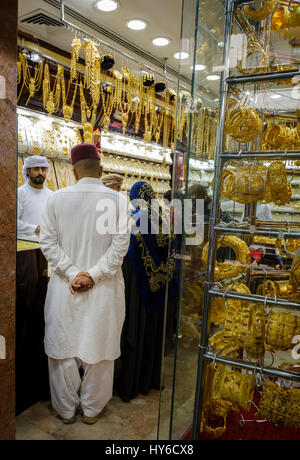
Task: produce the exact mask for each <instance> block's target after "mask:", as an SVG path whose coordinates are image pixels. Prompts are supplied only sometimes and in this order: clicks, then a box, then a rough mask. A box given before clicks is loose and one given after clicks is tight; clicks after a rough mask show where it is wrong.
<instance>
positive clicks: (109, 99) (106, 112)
mask: <svg viewBox="0 0 300 460" xmlns="http://www.w3.org/2000/svg"><path fill="white" fill-rule="evenodd" d="M100 98H101V101H102V109H103V126H104V131H105V132H107V130H108V128H109V125H110V117H111V113H112V110H113V96H112V95H111V94H110V93H109V92H107V94H106V100H105V95H104V90H103V85H102V84H101V85H100Z"/></svg>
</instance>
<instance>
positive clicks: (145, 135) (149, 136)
mask: <svg viewBox="0 0 300 460" xmlns="http://www.w3.org/2000/svg"><path fill="white" fill-rule="evenodd" d="M151 137H152V136H151V132H150V131H146V132H145V134H144V139H145V141H146V142H151Z"/></svg>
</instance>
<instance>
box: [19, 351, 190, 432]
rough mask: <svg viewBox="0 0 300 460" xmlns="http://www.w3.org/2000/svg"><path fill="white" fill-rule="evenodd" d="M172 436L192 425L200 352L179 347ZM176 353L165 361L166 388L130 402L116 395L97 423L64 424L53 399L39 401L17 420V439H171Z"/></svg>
mask: <svg viewBox="0 0 300 460" xmlns="http://www.w3.org/2000/svg"><path fill="white" fill-rule="evenodd" d="M177 360H178V361H177V375H176V391H175V398H174V407H175V410H174V419H173V435H172V439H174V440H176V439H177V440H178V439H180V438H181V436H182V435H183V434H184V433H185V431H186V428H188V427H190V423H191V420H192V414H193V398H194V383H195V369H196V363H197V361H196V355H195V353H194V352H193V351H192V350H191V349H190V348H186V347H185V346H184V347H181V346H180V347H179V351H178V356H177ZM173 364H174V360H173V355H172V354H170V355H168V356H167V357H165V360H164V389H163V391H162V394H161V406H160V407H159V402H160V392H159V391H154V390H152V391H150V392H149V393H148V395H138V396H137V397H136V398H134V399H132V400H131V401H130V402H129V403H126V402H123V401H122V400H121V399H120V398H119V397H118V396H115V395H114V396H113V398H112V400H111V401H110V402H109V404H108V405H107V408H106V411H105V412H104V414H103V416H102V417H101V418H100V419H99V420H98V422H97V423H96V424H95V425H91V426H90V425H86V424H84V423H82V421H81V418H80V416H77V422H76V423H75V424H73V425H64V424H63V423H62V422H61V421H60V420H58V419H56V418H55V417H53V415H51V414H50V412H49V405H50V402H38V403H37V404H35V405H34V406H32V407H31V408H29V409H27V410H26V411H25V412H23V413H22V414H20V415H19V416H18V417H17V419H16V439H17V440H107V441H111V440H156V439H157V433H158V421H159V439H161V440H168V439H169V428H170V408H171V395H172V384H173Z"/></svg>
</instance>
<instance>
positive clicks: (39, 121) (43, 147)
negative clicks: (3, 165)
mask: <svg viewBox="0 0 300 460" xmlns="http://www.w3.org/2000/svg"><path fill="white" fill-rule="evenodd" d="M81 132H82V125H81V124H79V123H75V122H69V123H68V124H66V123H65V122H64V121H63V120H60V119H59V118H57V117H49V116H46V115H43V114H40V113H37V112H34V111H31V110H26V109H23V108H19V109H18V186H21V185H23V183H24V177H23V174H22V167H23V161H24V158H26V156H28V155H45V156H46V157H47V158H48V162H49V172H48V174H47V180H46V185H47V187H49V188H50V189H51V190H53V191H55V190H57V189H60V188H63V187H67V186H68V185H73V184H74V183H75V178H74V176H73V172H72V167H71V163H70V155H71V149H72V147H73V146H74V145H76V144H79V143H80V142H82V134H81ZM101 160H102V165H103V169H104V173H105V174H109V173H118V174H120V175H123V176H124V181H123V191H124V193H126V192H128V191H129V190H130V187H131V185H132V184H134V183H135V182H136V181H137V180H147V181H149V182H150V183H151V184H152V186H153V189H154V191H155V192H156V193H157V196H158V198H160V199H162V196H163V194H164V193H165V192H167V191H168V190H170V187H171V185H170V180H171V171H170V167H171V166H172V158H171V149H170V148H165V147H162V146H160V145H157V144H154V143H153V144H152V143H146V142H145V141H143V140H141V139H138V138H134V137H129V136H123V135H121V134H118V133H114V132H106V133H105V132H102V133H101Z"/></svg>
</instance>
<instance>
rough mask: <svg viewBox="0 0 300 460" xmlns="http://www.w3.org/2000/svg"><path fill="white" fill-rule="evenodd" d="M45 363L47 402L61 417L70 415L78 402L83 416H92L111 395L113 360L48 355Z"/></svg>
mask: <svg viewBox="0 0 300 460" xmlns="http://www.w3.org/2000/svg"><path fill="white" fill-rule="evenodd" d="M48 365H49V381H50V392H51V404H52V407H53V408H54V409H55V410H56V412H57V413H58V414H59V415H60V416H61V417H62V418H71V417H73V416H74V414H75V412H76V409H77V407H78V406H79V404H81V407H82V410H83V413H84V415H86V416H87V417H94V416H95V415H97V414H98V413H99V412H101V411H102V409H103V408H104V407H105V406H106V404H107V403H108V402H109V400H110V399H111V398H112V391H113V378H114V361H101V362H100V363H97V364H87V363H84V362H83V361H81V360H80V359H78V358H70V359H53V358H49V357H48ZM81 367H82V368H83V370H84V375H83V378H82V379H81V376H80V373H79V369H80V368H81Z"/></svg>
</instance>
